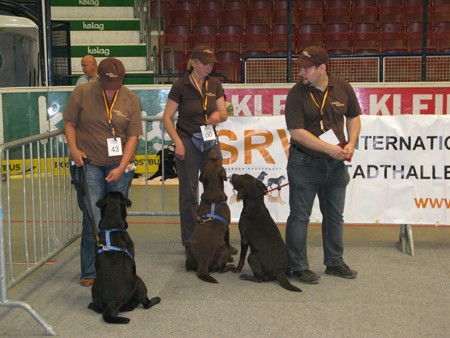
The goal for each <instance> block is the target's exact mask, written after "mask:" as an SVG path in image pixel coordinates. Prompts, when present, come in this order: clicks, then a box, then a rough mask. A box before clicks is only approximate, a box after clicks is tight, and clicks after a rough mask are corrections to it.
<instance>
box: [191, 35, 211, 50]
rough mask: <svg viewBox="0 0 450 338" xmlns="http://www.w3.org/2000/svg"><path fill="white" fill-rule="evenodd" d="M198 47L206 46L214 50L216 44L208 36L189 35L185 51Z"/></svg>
mask: <svg viewBox="0 0 450 338" xmlns="http://www.w3.org/2000/svg"><path fill="white" fill-rule="evenodd" d="M198 45H206V46H209V47H211V49H213V50H214V48H215V45H216V42H215V39H214V37H213V36H212V35H209V34H189V35H188V38H187V49H188V50H192V49H194V48H195V46H198Z"/></svg>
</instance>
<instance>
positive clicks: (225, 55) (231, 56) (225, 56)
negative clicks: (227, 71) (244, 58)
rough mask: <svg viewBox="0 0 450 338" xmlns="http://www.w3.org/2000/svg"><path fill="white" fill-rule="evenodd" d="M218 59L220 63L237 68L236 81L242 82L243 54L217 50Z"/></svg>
mask: <svg viewBox="0 0 450 338" xmlns="http://www.w3.org/2000/svg"><path fill="white" fill-rule="evenodd" d="M216 58H217V60H218V61H220V62H230V63H232V64H233V65H234V66H235V68H236V81H235V82H241V53H240V52H236V51H227V50H216Z"/></svg>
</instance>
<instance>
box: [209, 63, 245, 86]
mask: <svg viewBox="0 0 450 338" xmlns="http://www.w3.org/2000/svg"><path fill="white" fill-rule="evenodd" d="M214 74H223V75H225V76H226V82H230V83H236V82H239V81H238V74H237V70H236V65H235V64H234V63H231V62H227V61H219V62H216V63H215V64H214V69H213V75H214ZM220 80H222V78H220Z"/></svg>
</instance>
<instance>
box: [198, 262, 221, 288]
mask: <svg viewBox="0 0 450 338" xmlns="http://www.w3.org/2000/svg"><path fill="white" fill-rule="evenodd" d="M197 277H198V278H200V279H201V280H202V281H205V282H208V283H213V284H219V282H218V281H217V280H216V279H215V278H214V277H213V276H211V275H210V274H209V269H208V264H207V263H205V262H203V263H200V264H199V265H198V267H197Z"/></svg>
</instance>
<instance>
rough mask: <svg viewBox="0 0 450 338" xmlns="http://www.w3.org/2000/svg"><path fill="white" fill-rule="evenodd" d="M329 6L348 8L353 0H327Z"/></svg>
mask: <svg viewBox="0 0 450 338" xmlns="http://www.w3.org/2000/svg"><path fill="white" fill-rule="evenodd" d="M326 5H327V7H329V8H347V9H350V7H351V0H328V1H327V2H326Z"/></svg>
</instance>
